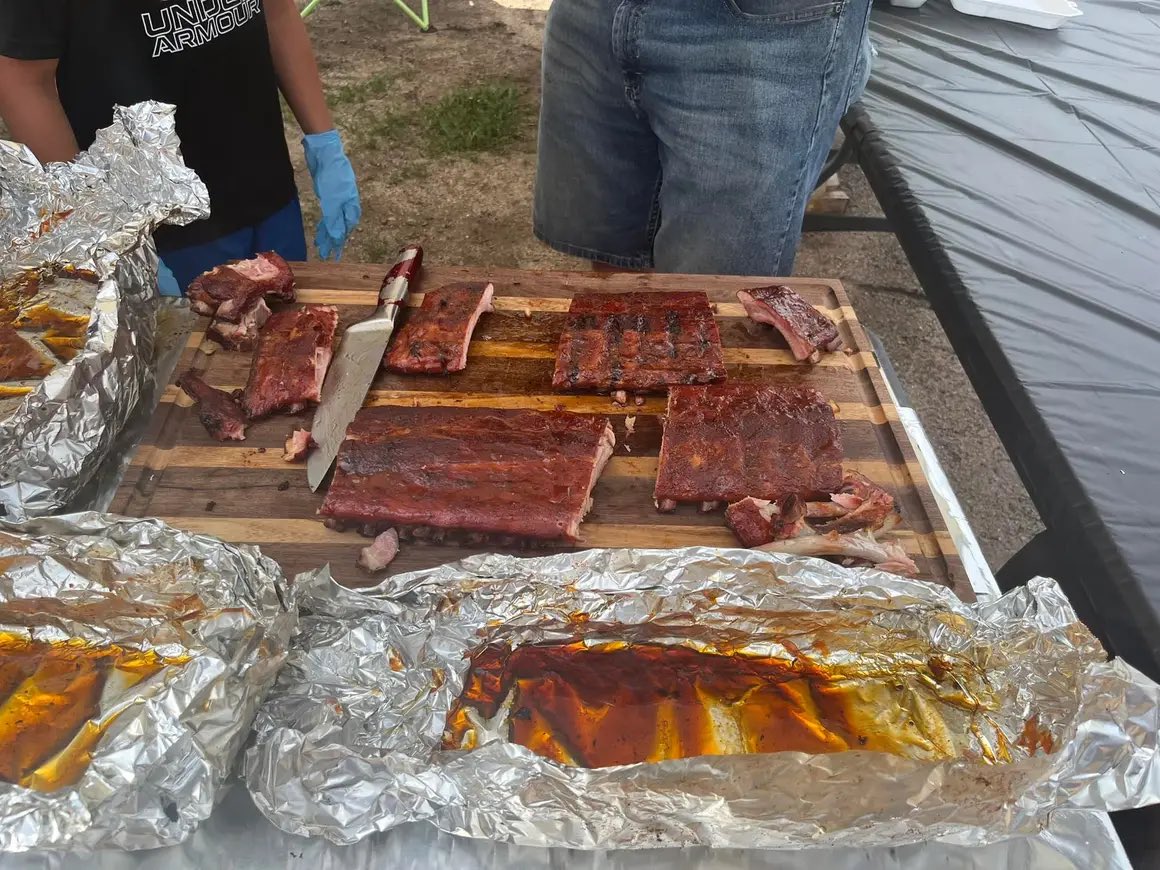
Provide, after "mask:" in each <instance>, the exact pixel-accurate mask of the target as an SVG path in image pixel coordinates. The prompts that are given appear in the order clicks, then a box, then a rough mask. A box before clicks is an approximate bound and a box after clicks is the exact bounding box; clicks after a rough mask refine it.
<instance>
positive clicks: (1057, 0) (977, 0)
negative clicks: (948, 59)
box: [951, 0, 1083, 30]
mask: <svg viewBox="0 0 1160 870" xmlns="http://www.w3.org/2000/svg"><path fill="white" fill-rule="evenodd" d="M951 5H952V6H954V7H955V9H956V10H958V11H959V12H963V13H966V14H967V15H978V16H981V17H983V18H1001V19H1003V20H1004V21H1014V22H1015V23H1016V24H1027V25H1030V26H1031V27H1041V28H1043V29H1045V30H1055V29H1056V28H1057V27H1059V25H1061V24H1063V22H1065V21H1067V20H1068V19H1069V18H1075V17H1076V16H1077V15H1083V13H1082V12H1080V10H1079V7H1078V6H1076V5H1075V3H1072V2H1071V0H951Z"/></svg>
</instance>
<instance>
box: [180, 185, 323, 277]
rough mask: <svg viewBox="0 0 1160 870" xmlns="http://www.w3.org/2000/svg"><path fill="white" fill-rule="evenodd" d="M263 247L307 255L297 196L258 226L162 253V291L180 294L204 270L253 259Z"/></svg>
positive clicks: (288, 255) (286, 256)
mask: <svg viewBox="0 0 1160 870" xmlns="http://www.w3.org/2000/svg"><path fill="white" fill-rule="evenodd" d="M262 251H277V252H278V253H279V254H281V255H282V257H283V258H284V259H287V260H305V259H306V230H305V229H304V228H303V225H302V205H301V203H299V202H298V198H297V197H295V198H294V199H293V201H291V202H290V204H289V205H287V206H286V207H285V208H282V209H279V210H278V211H276V212H275V213H274V214H272V215H270V217H268V218H266V219H265V220H264V221H262V222H261V223H260V224H257V225H256V226H252V227H244V228H242V229H240V230H238V231H237V232H233V233H230V234H229V235H226V236H222V237H221V238H219V239H214V240H213V241H212V242H206V243H205V244H204V245H193V246H191V247H188V248H178V249H177V250H175V251H166V252H165V253H164V254H162V255H161V260H162V269H161V276H160V280H159V284H160V290H161V295H163V296H180V295H181V294H182V293H183V292H185V288H186V287H188V286H189V283H190V282H191V281H192V280H193V279H194V278H196V277H197V276H198V275H200V274H201V273H202V272H205V271H207V270H209V269H212V268H213V267H214V266H220V265H221V264H222V263H225V262H228V261H229V260H246V259H249V258H250V257H252V256H254V255H255V254H258V253H261V252H262ZM167 271H168V272H169V274H168V275H167V274H166V272H167Z"/></svg>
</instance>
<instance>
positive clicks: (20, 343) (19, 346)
mask: <svg viewBox="0 0 1160 870" xmlns="http://www.w3.org/2000/svg"><path fill="white" fill-rule="evenodd" d="M50 371H52V363H51V362H50V361H49V360H47V359H45V358H44V357H43V356H42V355H41V354H39V353H37V351H36V348H34V347H33V346H32V345H31V344H29V343H28V342H27V341H25V340H24V338H23V337H22V336H21V335H20V333H18V332H17V331H16V330H15V329H13V328H12V327H11V326H0V381H18V380H22V379H24V378H39V377H42V376H43V375H46V374H48V373H49V372H50Z"/></svg>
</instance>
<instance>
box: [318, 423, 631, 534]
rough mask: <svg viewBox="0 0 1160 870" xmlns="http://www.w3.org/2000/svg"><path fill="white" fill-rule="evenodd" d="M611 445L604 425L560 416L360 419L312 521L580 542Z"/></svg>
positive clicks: (609, 432) (345, 443)
mask: <svg viewBox="0 0 1160 870" xmlns="http://www.w3.org/2000/svg"><path fill="white" fill-rule="evenodd" d="M615 443H616V439H615V436H614V435H613V432H612V427H611V425H609V422H608V419H607V418H605V417H589V416H582V415H579V414H569V413H565V412H562V411H547V412H542V411H513V410H493V409H489V408H438V407H436V408H406V407H375V408H364V409H363V410H361V411H359V413H358V415H357V416H356V417H355V419H354V422H353V423H351V425H350V428H349V429H348V430H347V433H346V439H345V440H344V441H343V443H342V446H341V448H340V449H339V453H338V464H337V468H336V470H335V473H334V480H333V482H332V483H331V485H330V490H329V492H327V494H326V500H325V502H324V503H323V505H322V509H321V510H320V511H319V513H320V514H321V515H322V516H325V517H330V518H332V519H333V520H338V521H341V522H344V523H345V522H353V523H359V524H361V525H363V526H364V527H368V526H369V527H372V528H375V529H378V528H386V527H388V526H400V527H425V528H433V529H436V530H459V531H465V532H470V533H479V534H482V535H505V536H513V537H515V538H517V539H530V540H541V541H556V540H563V541H577V540H579V537H580V522H581V521H582V520H583V518H584V515H585V514H586V513H587V512H588V509H589V507H590V506H591V497H590V496H591V492H592V489H593V487H595V486H596V481H597V479H598V478H599V477H600V473H601V472H602V471H603V470H604V466H605V464H606V463H607V462H608V459H609V457H610V456H611V455H612V449H613V446H614V445H615Z"/></svg>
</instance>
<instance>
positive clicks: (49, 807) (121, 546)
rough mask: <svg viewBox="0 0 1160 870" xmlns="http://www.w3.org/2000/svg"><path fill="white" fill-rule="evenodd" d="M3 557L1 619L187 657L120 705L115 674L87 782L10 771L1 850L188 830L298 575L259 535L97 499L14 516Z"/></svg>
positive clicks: (214, 781)
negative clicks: (165, 519)
mask: <svg viewBox="0 0 1160 870" xmlns="http://www.w3.org/2000/svg"><path fill="white" fill-rule="evenodd" d="M0 566H2V569H3V570H2V571H0V631H2V632H6V633H10V634H15V635H18V636H21V637H27V638H29V639H31V640H34V641H45V642H59V641H65V640H68V639H70V638H71V639H79V640H81V641H84V642H86V643H89V644H93V645H98V646H99V645H108V644H116V645H118V646H127V647H131V648H134V649H141V650H155V651H156V652H157V653H158V654H159V655H163V656H166V657H176V658H180V657H185V656H187V657H188V661H186V662H185V663H184V664H180V665H176V666H173V667H168V668H165V669H163V670H162V671H161V672H160V673H158V674H156V675H154V676H152V677H149V678H147V679H145V680H144V681H142V682H140V683H138V684H136V685H135V686H132V688H130V689H128V690H127V692H125V693H123V696H119V697H117V700H116V702H115V706H114V707H110V706H107V704H108V699H109V693H108V688H107V687H108V685H109V684H108V683H106V691H105V694H103V695H102V705H101V709H100V712H99V714H98V716H99V718H98V719H97V720H94V721H95V722H97V723H98V724H100V725H104V724H107V730H106V731H105V732H104V734H103V736H102V737H101V739H100V741H99V742H98V743H97V744H96V746H95V748H94V749H93V751H92V758H91V762H90V763H89V764H88V766H87V768H86V769H85V770H84V773H83V775H82V776H81V778H80V779H79V780H78V781H77V782H76V783H75V785H71V786H65V787H63V788H59V789H57V790H55V791H37V790H33V789H30V788H24V787H22V786H20V785H15V784H11V783H6V782H0V850H3V851H26V850H33V849H35V850H45V849H53V850H60V849H69V850H77V849H96V848H106V847H118V848H121V849H149V848H153V847H157V846H164V845H170V844H173V843H178V842H181V841H182V840H184V839H185V838H186V837H188V836H189V834H190V833H192V832H193V831H194V830H195V829H196V828H197V826H198V824H199V823H200V822H201V821H202V820H204V819H206V818H207V817H208V816H209V814H210V812H211V811H212V810H213V807H214V801H215V798H216V797H217V796H218V794H219V791H220V788H221V785H222V783H223V781H224V779H225V778H226V776H227V774H228V773H229V772H230V770H231V767H232V764H233V761H234V759H235V757H236V755H237V754H238V752H239V751H240V750H241V748H242V744H243V743H244V741H245V739H246V737H247V736H248V734H249V727H250V724H251V722H252V720H253V717H254V714H255V712H256V710H257V709H258V706H259V704H260V703H261V702H262V699H263V697H264V696H265V694H266V692H267V691H268V690H269V688H270V686H271V685H273V682H274V678H275V675H276V674H277V672H278V669H279V668H280V667H281V665H282V662H283V661H284V659H285V657H286V654H287V650H288V646H289V640H290V637H291V635H292V634H293V632H294V630H295V627H296V625H297V608H296V607H295V604H294V593H293V587H292V586H290V585H289V584H287V583H286V581H285V578H284V577H283V575H282V572H281V570H280V569H279V567H278V566H277V564H275V563H274V562H273V561H272V560H270V559H268V558H266V557H264V556H262V555H261V553H260V552H259V551H258V550H257V549H256V548H253V547H239V546H231V545H227V544H224V543H222V542H220V541H217V540H215V539H213V538H208V537H202V536H198V535H191V534H188V533H186V532H181V531H178V530H176V529H173V528H170V527H169V526H166V525H165V524H164V523H161V522H160V521H157V520H130V519H122V518H119V517H114V516H110V515H105V514H96V513H82V514H72V515H66V516H61V517H53V518H47V519H40V520H33V521H30V522H28V523H25V524H23V525H15V524H10V523H3V524H0ZM36 599H41V600H39V601H38V600H36ZM110 679H111V678H110Z"/></svg>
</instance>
